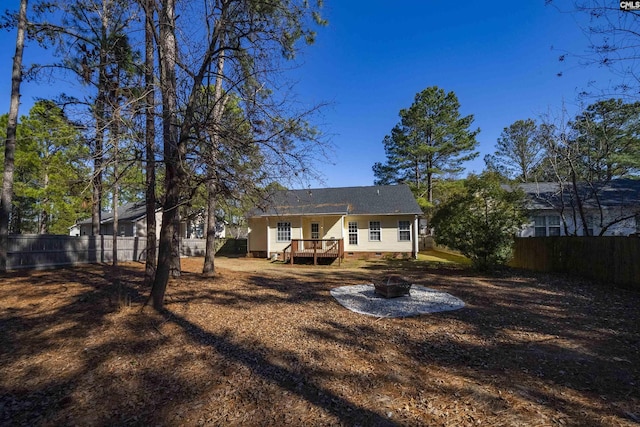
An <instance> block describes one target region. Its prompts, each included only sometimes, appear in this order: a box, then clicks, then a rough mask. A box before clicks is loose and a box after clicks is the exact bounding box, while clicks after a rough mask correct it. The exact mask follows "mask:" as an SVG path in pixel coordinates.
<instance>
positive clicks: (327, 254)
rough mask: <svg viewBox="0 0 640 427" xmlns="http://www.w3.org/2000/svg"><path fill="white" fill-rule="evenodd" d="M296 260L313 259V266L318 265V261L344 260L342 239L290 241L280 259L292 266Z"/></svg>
mask: <svg viewBox="0 0 640 427" xmlns="http://www.w3.org/2000/svg"><path fill="white" fill-rule="evenodd" d="M296 258H298V259H300V258H313V264H314V265H316V264H318V259H320V258H325V259H327V258H329V259H338V262H339V263H340V262H342V259H343V258H344V240H343V239H291V244H290V245H289V246H287V247H286V248H285V249H284V250H283V251H282V259H283V260H284V261H285V262H287V261H288V262H290V263H291V264H293V263H294V262H295V260H296Z"/></svg>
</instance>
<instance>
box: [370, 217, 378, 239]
mask: <svg viewBox="0 0 640 427" xmlns="http://www.w3.org/2000/svg"><path fill="white" fill-rule="evenodd" d="M369 241H371V242H379V241H380V221H369Z"/></svg>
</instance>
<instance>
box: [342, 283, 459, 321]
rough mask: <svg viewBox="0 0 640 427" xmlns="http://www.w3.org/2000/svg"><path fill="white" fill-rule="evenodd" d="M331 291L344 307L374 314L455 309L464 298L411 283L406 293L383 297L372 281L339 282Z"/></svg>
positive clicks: (403, 313)
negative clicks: (358, 283)
mask: <svg viewBox="0 0 640 427" xmlns="http://www.w3.org/2000/svg"><path fill="white" fill-rule="evenodd" d="M331 295H332V296H333V297H334V298H335V299H336V300H337V301H338V302H339V303H340V304H341V305H342V306H343V307H345V308H348V309H349V310H351V311H354V312H356V313H360V314H365V315H367V316H374V317H411V316H418V315H420V314H427V313H436V312H439V311H450V310H458V309H460V308H463V307H464V302H463V301H462V300H461V299H459V298H456V297H454V296H453V295H451V294H448V293H446V292H442V291H438V290H435V289H431V288H427V287H424V286H419V285H412V286H411V290H410V292H409V295H407V296H401V297H396V298H384V297H383V296H380V295H378V294H376V292H375V288H374V285H373V284H364V285H352V286H341V287H339V288H334V289H331Z"/></svg>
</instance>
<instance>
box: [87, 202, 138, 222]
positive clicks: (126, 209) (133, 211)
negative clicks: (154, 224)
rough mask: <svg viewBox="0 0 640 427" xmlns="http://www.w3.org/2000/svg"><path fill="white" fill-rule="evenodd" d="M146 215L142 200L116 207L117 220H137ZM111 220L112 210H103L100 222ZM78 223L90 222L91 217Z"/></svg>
mask: <svg viewBox="0 0 640 427" xmlns="http://www.w3.org/2000/svg"><path fill="white" fill-rule="evenodd" d="M146 215H147V206H146V205H145V203H144V202H136V203H127V204H124V205H122V206H120V207H119V208H118V221H124V222H127V221H132V222H133V221H137V220H139V219H142V218H144V217H145V216H146ZM110 222H113V212H103V213H102V218H101V223H102V224H105V223H110ZM78 224H91V218H88V219H85V220H82V221H78Z"/></svg>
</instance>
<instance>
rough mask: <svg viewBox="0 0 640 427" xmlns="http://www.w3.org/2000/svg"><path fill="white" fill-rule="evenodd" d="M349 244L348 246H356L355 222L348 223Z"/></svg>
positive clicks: (356, 230) (356, 229)
mask: <svg viewBox="0 0 640 427" xmlns="http://www.w3.org/2000/svg"><path fill="white" fill-rule="evenodd" d="M349 244H350V245H357V244H358V223H357V222H349Z"/></svg>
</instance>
